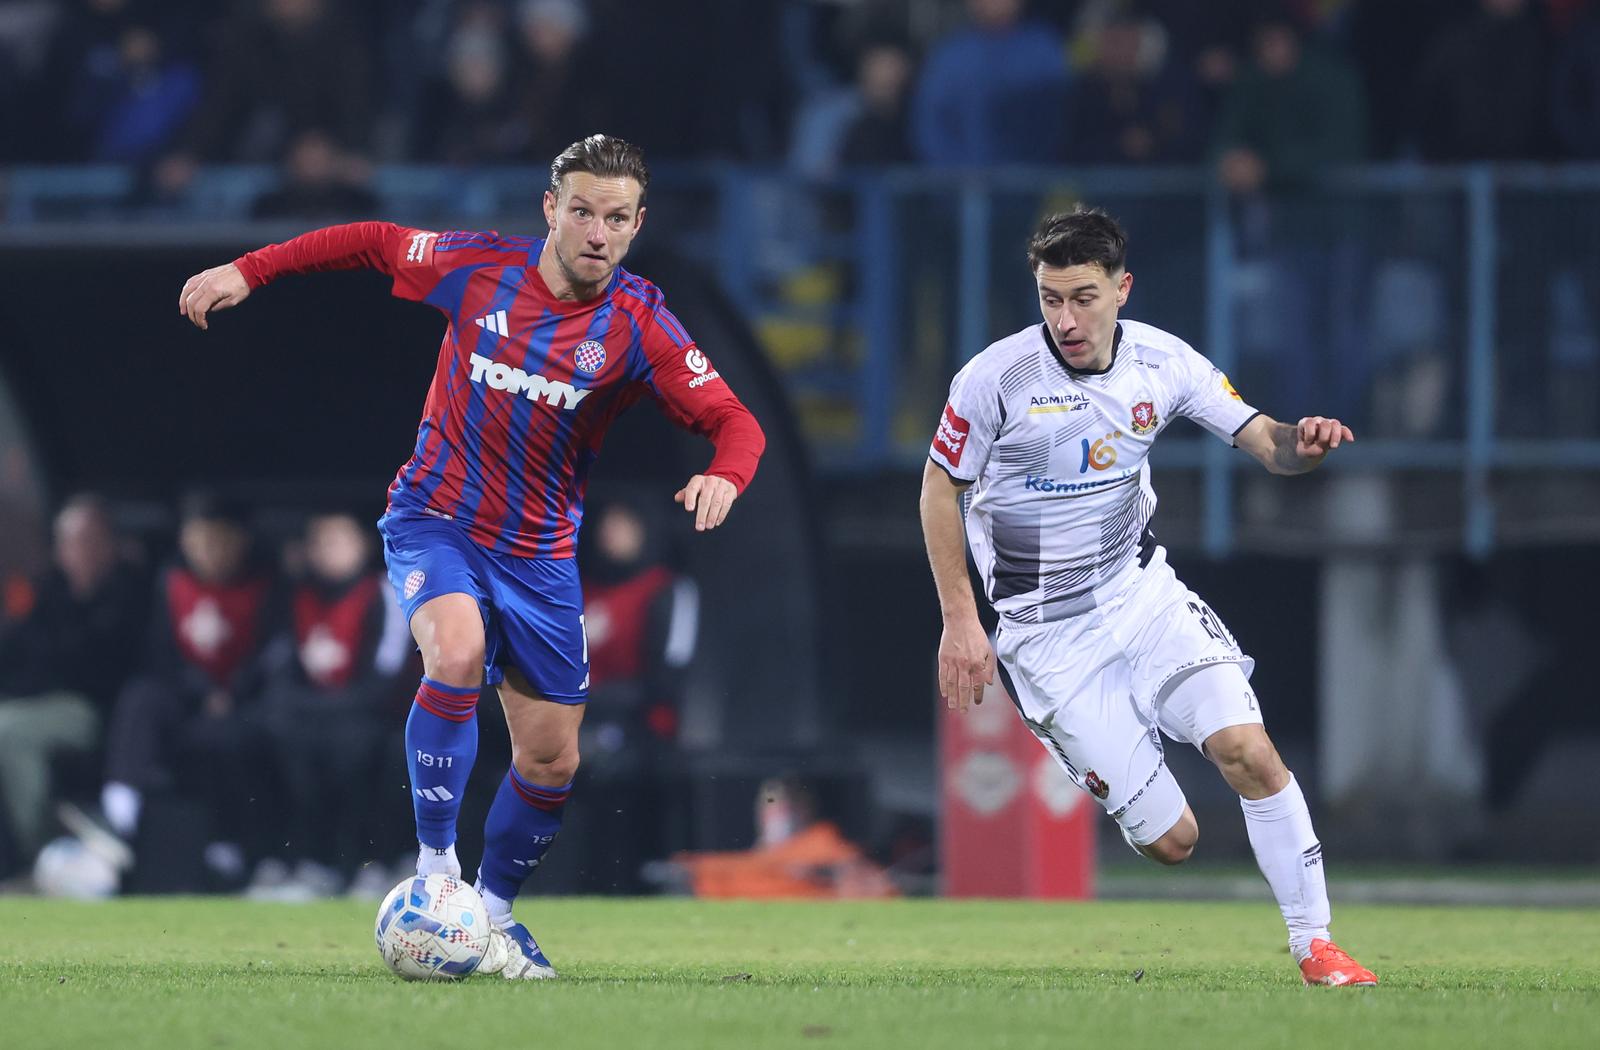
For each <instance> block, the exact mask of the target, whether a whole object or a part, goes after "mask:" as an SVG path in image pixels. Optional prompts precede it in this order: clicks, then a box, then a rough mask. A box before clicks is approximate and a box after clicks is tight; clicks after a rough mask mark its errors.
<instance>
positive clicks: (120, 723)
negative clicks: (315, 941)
mask: <svg viewBox="0 0 1600 1050" xmlns="http://www.w3.org/2000/svg"><path fill="white" fill-rule="evenodd" d="M178 548H179V555H180V556H179V560H178V562H177V563H176V564H174V565H173V566H171V567H170V568H168V569H167V570H166V571H165V572H164V573H163V574H162V576H161V579H160V581H159V584H158V586H157V588H156V602H155V611H154V616H153V623H152V625H151V626H152V630H151V644H150V650H149V654H148V656H147V658H146V662H145V666H144V668H143V670H142V673H141V674H140V675H139V676H138V677H136V678H134V679H133V680H132V681H131V682H129V683H128V685H127V686H126V687H125V688H124V689H123V690H122V692H121V695H119V696H118V698H117V702H116V707H115V709H114V710H113V712H112V716H111V727H110V733H109V734H108V737H107V742H106V751H107V754H106V784H105V787H104V788H103V789H102V791H101V799H100V801H101V809H102V812H103V815H104V817H105V819H106V822H107V823H108V824H109V825H110V827H111V829H112V830H113V831H114V832H115V833H116V834H117V835H118V836H119V837H121V838H122V839H123V840H124V841H125V842H128V843H134V841H135V839H136V836H137V834H138V832H139V830H140V820H141V815H142V814H143V811H144V810H145V808H146V807H145V803H146V801H147V799H148V798H149V797H150V796H151V795H152V794H155V793H163V794H164V793H168V792H173V791H176V792H178V793H180V794H183V795H186V796H188V797H189V798H191V799H193V800H195V801H198V802H202V803H203V804H204V805H205V808H206V811H207V813H208V815H209V817H210V818H211V821H212V826H211V827H210V828H209V829H199V830H200V831H201V832H205V833H206V834H208V835H209V837H210V838H211V839H212V845H211V846H210V847H208V849H207V861H208V864H209V865H210V866H211V867H212V868H213V869H214V870H215V871H216V872H217V873H218V874H219V875H221V876H223V877H225V878H229V879H232V878H237V877H238V876H239V875H241V874H242V873H243V872H242V869H243V855H242V851H241V850H240V848H239V845H238V844H239V842H240V841H241V839H242V838H243V834H244V831H245V827H244V825H245V823H246V820H245V817H244V809H245V805H244V803H245V799H246V798H247V797H248V794H253V793H262V792H260V777H259V772H258V766H259V763H258V762H256V761H253V759H254V758H255V757H256V756H257V754H258V751H257V741H256V739H255V735H256V733H257V729H256V727H255V725H254V724H253V723H254V718H253V717H252V716H253V714H254V712H253V711H252V709H251V706H252V703H253V701H254V700H255V698H256V695H257V692H258V690H259V688H260V684H261V676H262V670H263V667H262V662H263V650H264V646H265V641H266V639H267V637H268V634H269V632H270V630H271V625H272V623H273V622H274V616H273V613H272V611H271V605H272V601H271V599H272V591H273V587H272V580H271V577H270V576H269V575H268V574H267V573H266V572H264V571H262V570H260V569H258V568H257V567H256V565H255V563H254V560H253V558H252V539H251V535H250V532H249V531H248V529H247V528H246V525H245V521H244V515H243V511H242V509H241V508H240V507H238V506H236V505H234V504H232V503H229V502H227V501H225V500H221V499H218V498H216V497H214V496H210V495H203V494H197V495H195V496H192V497H190V498H189V499H188V500H187V501H186V503H185V506H184V508H183V511H182V520H181V523H180V525H179V533H178ZM262 794H264V793H262Z"/></svg>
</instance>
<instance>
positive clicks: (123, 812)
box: [100, 780, 144, 841]
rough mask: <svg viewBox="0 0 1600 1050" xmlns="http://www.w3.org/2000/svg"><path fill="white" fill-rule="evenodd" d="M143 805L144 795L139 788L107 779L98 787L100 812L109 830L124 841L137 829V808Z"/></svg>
mask: <svg viewBox="0 0 1600 1050" xmlns="http://www.w3.org/2000/svg"><path fill="white" fill-rule="evenodd" d="M143 805H144V797H143V796H142V795H140V794H139V789H138V788H135V787H130V786H129V785H127V784H124V783H122V782H121V781H117V780H112V781H109V782H107V783H106V785H105V786H104V787H102V788H101V789H100V812H101V813H103V814H105V818H106V823H107V824H110V825H111V830H112V831H115V832H116V833H117V835H118V837H120V838H122V839H123V840H125V841H126V840H131V839H132V838H133V833H134V832H135V831H137V830H138V828H139V810H140V809H141V808H143Z"/></svg>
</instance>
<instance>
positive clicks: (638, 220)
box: [633, 204, 644, 233]
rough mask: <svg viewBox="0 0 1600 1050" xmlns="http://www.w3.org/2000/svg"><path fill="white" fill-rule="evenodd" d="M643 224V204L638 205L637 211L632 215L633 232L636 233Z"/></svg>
mask: <svg viewBox="0 0 1600 1050" xmlns="http://www.w3.org/2000/svg"><path fill="white" fill-rule="evenodd" d="M643 226H644V205H642V204H641V205H639V212H638V214H637V215H635V216H634V217H633V232H634V233H638V232H639V230H640V229H641V228H642V227H643Z"/></svg>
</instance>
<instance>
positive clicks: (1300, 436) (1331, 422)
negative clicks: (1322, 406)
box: [1295, 416, 1356, 459]
mask: <svg viewBox="0 0 1600 1050" xmlns="http://www.w3.org/2000/svg"><path fill="white" fill-rule="evenodd" d="M1295 438H1296V441H1295V451H1296V452H1297V453H1299V454H1300V457H1301V458H1302V459H1320V458H1321V457H1323V456H1325V455H1327V454H1328V450H1329V449H1334V448H1338V447H1339V444H1340V442H1343V441H1354V440H1355V439H1356V436H1355V435H1354V434H1352V433H1350V428H1349V427H1347V426H1345V425H1344V424H1343V423H1341V422H1339V421H1338V420H1337V419H1326V418H1324V417H1322V416H1307V417H1305V418H1304V419H1302V420H1301V421H1300V424H1299V426H1298V427H1297V428H1296V434H1295Z"/></svg>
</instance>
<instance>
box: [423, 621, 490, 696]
mask: <svg viewBox="0 0 1600 1050" xmlns="http://www.w3.org/2000/svg"><path fill="white" fill-rule="evenodd" d="M422 664H423V669H424V671H425V672H426V674H427V676H428V677H429V678H432V679H433V680H434V681H436V682H442V683H443V684H445V685H453V686H463V687H466V686H474V685H478V684H480V683H481V682H482V681H483V640H482V639H481V638H473V637H452V636H451V635H448V634H445V633H443V632H440V634H438V635H437V636H435V637H434V638H431V639H429V640H428V644H427V645H425V646H423V647H422Z"/></svg>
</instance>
